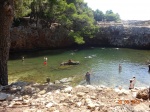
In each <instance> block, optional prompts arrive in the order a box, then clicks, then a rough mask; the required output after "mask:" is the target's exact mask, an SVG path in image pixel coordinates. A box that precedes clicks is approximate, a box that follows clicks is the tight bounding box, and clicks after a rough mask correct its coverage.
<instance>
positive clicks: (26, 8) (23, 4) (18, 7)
mask: <svg viewBox="0 0 150 112" xmlns="http://www.w3.org/2000/svg"><path fill="white" fill-rule="evenodd" d="M31 2H32V0H15V2H14V6H15V17H16V18H19V17H22V16H26V15H28V14H29V13H30V12H31V9H30V4H31Z"/></svg>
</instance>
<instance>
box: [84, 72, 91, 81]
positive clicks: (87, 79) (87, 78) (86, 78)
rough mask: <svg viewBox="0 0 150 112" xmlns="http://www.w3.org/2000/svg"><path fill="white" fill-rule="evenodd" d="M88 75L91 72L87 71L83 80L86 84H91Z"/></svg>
mask: <svg viewBox="0 0 150 112" xmlns="http://www.w3.org/2000/svg"><path fill="white" fill-rule="evenodd" d="M90 76H91V74H90V73H89V72H87V73H86V75H85V80H86V83H87V84H91V82H90Z"/></svg>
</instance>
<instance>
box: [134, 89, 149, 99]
mask: <svg viewBox="0 0 150 112" xmlns="http://www.w3.org/2000/svg"><path fill="white" fill-rule="evenodd" d="M136 98H138V99H143V100H147V99H148V98H149V91H148V89H144V90H140V91H138V93H137V95H136Z"/></svg>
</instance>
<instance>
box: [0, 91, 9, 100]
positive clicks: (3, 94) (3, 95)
mask: <svg viewBox="0 0 150 112" xmlns="http://www.w3.org/2000/svg"><path fill="white" fill-rule="evenodd" d="M7 97H8V95H7V94H6V93H0V101H2V100H6V99H7Z"/></svg>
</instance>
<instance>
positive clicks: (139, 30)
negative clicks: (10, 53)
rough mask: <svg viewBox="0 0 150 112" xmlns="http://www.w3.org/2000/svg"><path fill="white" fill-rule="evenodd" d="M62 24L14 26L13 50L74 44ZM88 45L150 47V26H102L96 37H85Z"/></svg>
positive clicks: (12, 35) (12, 31) (12, 34)
mask: <svg viewBox="0 0 150 112" xmlns="http://www.w3.org/2000/svg"><path fill="white" fill-rule="evenodd" d="M68 32H69V31H67V30H66V29H65V28H63V27H62V26H59V27H55V29H50V28H43V29H42V28H32V27H23V26H19V27H14V28H12V29H11V50H15V51H16V50H31V49H40V48H44V49H45V48H62V47H69V46H72V45H74V41H73V39H72V38H69V37H68ZM85 42H86V44H85V45H87V46H103V47H105V46H110V47H128V48H143V49H150V28H149V27H144V26H142V27H140V26H138V27H136V26H123V25H116V26H115V25H114V26H101V27H100V28H99V32H97V33H96V34H95V37H94V38H85Z"/></svg>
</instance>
